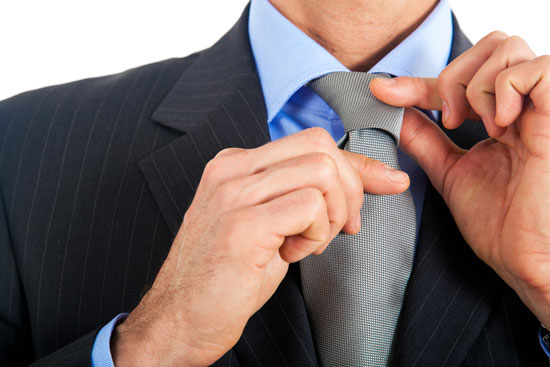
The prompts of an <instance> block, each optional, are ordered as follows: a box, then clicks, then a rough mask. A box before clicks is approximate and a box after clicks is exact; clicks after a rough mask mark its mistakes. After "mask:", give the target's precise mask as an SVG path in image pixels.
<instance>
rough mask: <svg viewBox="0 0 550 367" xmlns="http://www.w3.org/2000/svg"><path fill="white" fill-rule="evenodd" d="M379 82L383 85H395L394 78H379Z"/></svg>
mask: <svg viewBox="0 0 550 367" xmlns="http://www.w3.org/2000/svg"><path fill="white" fill-rule="evenodd" d="M378 80H380V83H382V84H384V85H394V84H395V79H393V78H378Z"/></svg>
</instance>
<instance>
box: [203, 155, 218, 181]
mask: <svg viewBox="0 0 550 367" xmlns="http://www.w3.org/2000/svg"><path fill="white" fill-rule="evenodd" d="M221 161H222V160H221V159H220V158H214V159H212V160H210V161H209V162H208V163H206V166H205V167H204V171H203V173H202V180H201V181H207V182H212V181H217V179H218V178H219V176H220V170H221V164H220V162H221Z"/></svg>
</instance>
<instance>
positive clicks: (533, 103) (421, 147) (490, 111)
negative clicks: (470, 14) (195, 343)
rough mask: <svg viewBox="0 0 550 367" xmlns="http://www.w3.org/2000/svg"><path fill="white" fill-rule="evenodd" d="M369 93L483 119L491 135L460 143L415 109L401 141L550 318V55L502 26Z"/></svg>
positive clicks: (484, 248) (503, 269) (463, 226)
mask: <svg viewBox="0 0 550 367" xmlns="http://www.w3.org/2000/svg"><path fill="white" fill-rule="evenodd" d="M371 90H372V92H373V93H374V94H375V95H376V96H377V97H378V98H380V99H381V100H382V101H384V102H386V103H388V104H391V105H395V106H403V107H409V106H417V107H420V108H423V109H427V110H434V109H437V110H442V111H443V114H442V120H443V124H444V126H445V127H447V128H450V129H452V128H456V127H458V126H459V125H460V124H461V123H462V122H463V120H464V119H465V118H470V119H476V120H481V121H483V123H484V125H485V128H486V130H487V132H488V134H489V135H490V136H491V137H492V139H487V140H485V141H482V142H480V143H478V144H477V145H475V146H474V147H473V148H472V149H470V150H469V151H464V150H462V149H459V148H458V147H457V146H456V145H454V144H453V143H452V142H451V141H450V140H449V139H448V138H447V137H446V136H445V134H444V133H443V132H442V131H441V130H440V129H439V128H438V127H437V126H436V125H435V124H434V123H432V122H431V121H429V120H428V119H427V118H426V117H425V116H424V115H423V114H422V113H420V112H419V111H418V110H416V109H412V108H407V109H406V111H405V117H404V123H403V129H402V133H401V142H402V147H403V148H404V149H405V150H406V151H407V152H408V153H409V154H410V155H412V156H413V157H414V158H415V159H416V160H417V161H418V162H419V164H420V165H421V166H422V167H423V168H424V170H425V171H426V173H427V174H428V177H429V179H430V181H431V182H432V184H433V185H434V187H435V188H436V189H437V190H438V191H439V193H440V194H441V195H442V196H443V198H444V199H445V201H446V203H447V205H448V207H449V209H450V210H451V213H452V214H453V217H454V219H455V221H456V223H457V225H458V228H459V229H460V231H461V233H462V234H463V236H464V238H465V239H466V241H467V242H468V244H469V245H470V246H471V247H472V249H473V250H474V252H475V253H476V254H477V255H478V256H479V257H480V258H481V259H482V260H483V261H485V262H486V263H487V264H488V265H490V266H491V267H492V268H493V269H494V270H495V271H496V272H497V273H498V274H499V275H500V276H501V277H502V279H504V281H506V282H507V283H508V285H510V286H511V287H512V288H513V289H514V290H515V291H516V292H517V293H518V295H519V296H520V297H521V299H522V300H523V302H524V303H525V304H526V305H527V306H528V307H529V308H530V309H531V311H532V312H533V313H534V314H535V315H536V316H537V317H538V318H539V320H540V321H541V322H543V323H544V324H545V325H550V56H542V57H538V58H537V57H536V56H535V55H534V53H533V52H532V51H531V50H530V49H529V47H528V46H527V44H526V43H525V42H524V41H523V40H522V39H521V38H518V37H507V36H506V35H505V34H503V33H500V32H495V33H492V34H490V35H488V36H487V37H485V38H484V39H482V40H481V41H479V43H478V44H477V45H475V46H474V47H472V48H471V49H470V50H468V51H467V52H465V53H464V54H463V55H461V56H460V57H458V58H457V59H456V60H454V61H453V62H452V63H451V64H450V65H449V66H448V67H447V68H446V69H445V70H444V71H443V72H442V73H441V75H440V76H439V78H438V79H422V78H395V79H394V80H393V85H391V82H390V85H384V82H383V81H382V80H381V79H376V80H375V81H373V82H372V84H371Z"/></svg>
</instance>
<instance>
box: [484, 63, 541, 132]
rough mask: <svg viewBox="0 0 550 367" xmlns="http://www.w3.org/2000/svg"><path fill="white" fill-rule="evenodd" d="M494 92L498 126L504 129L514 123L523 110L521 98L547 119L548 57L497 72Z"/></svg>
mask: <svg viewBox="0 0 550 367" xmlns="http://www.w3.org/2000/svg"><path fill="white" fill-rule="evenodd" d="M495 89H496V91H495V94H496V116H495V123H496V124H497V125H498V126H501V127H506V126H509V125H511V124H512V123H514V121H516V120H517V118H518V117H519V115H520V114H521V112H522V110H523V108H524V96H529V97H530V99H531V101H532V103H533V105H534V111H535V112H536V113H538V114H541V115H545V116H550V56H548V55H544V56H540V57H537V58H536V59H534V60H530V61H528V62H524V63H521V64H517V65H515V66H512V67H510V68H508V69H506V70H504V71H502V72H500V73H499V74H498V76H497V77H496V81H495ZM547 128H548V127H547V126H546V129H547Z"/></svg>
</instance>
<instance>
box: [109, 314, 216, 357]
mask: <svg viewBox="0 0 550 367" xmlns="http://www.w3.org/2000/svg"><path fill="white" fill-rule="evenodd" d="M132 316H133V315H132V314H130V316H129V317H128V318H127V319H125V320H121V322H120V323H119V324H118V325H117V326H116V327H115V329H114V330H113V333H112V336H111V355H112V359H113V362H114V365H115V366H116V367H126V366H132V367H150V366H182V367H199V366H206V365H208V364H207V363H206V364H201V363H200V358H201V354H200V353H195V352H194V351H196V349H195V348H193V347H191V346H190V345H189V344H188V343H186V342H184V341H183V340H184V339H185V335H182V333H181V329H180V330H179V332H178V333H177V335H176V334H175V333H174V332H173V331H174V324H173V322H167V323H163V324H161V322H160V321H156V322H152V321H146V322H142V321H141V320H137V317H132ZM183 329H185V328H183ZM193 357H195V358H193Z"/></svg>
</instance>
